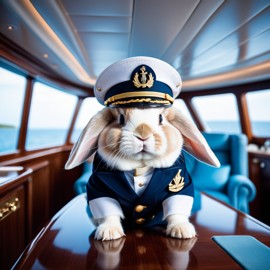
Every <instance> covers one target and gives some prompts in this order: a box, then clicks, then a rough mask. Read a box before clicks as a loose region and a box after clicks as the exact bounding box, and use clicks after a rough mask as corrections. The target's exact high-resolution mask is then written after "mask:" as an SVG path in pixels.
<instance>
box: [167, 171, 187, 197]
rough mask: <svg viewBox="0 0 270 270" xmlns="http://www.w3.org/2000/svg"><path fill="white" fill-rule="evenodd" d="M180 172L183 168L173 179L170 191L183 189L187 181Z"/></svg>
mask: <svg viewBox="0 0 270 270" xmlns="http://www.w3.org/2000/svg"><path fill="white" fill-rule="evenodd" d="M180 173H181V169H180V170H179V171H178V173H177V174H176V175H175V177H174V178H173V180H172V181H171V182H170V184H169V191H171V192H178V191H180V190H181V189H183V187H184V185H185V182H184V177H181V175H180Z"/></svg>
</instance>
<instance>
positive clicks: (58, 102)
mask: <svg viewBox="0 0 270 270" xmlns="http://www.w3.org/2000/svg"><path fill="white" fill-rule="evenodd" d="M76 103H77V97H76V96H73V95H70V94H67V93H64V92H62V91H59V90H57V89H55V88H52V87H49V86H47V85H44V84H42V83H39V82H37V83H35V84H34V89H33V98H32V104H31V110H30V117H29V124H28V130H27V137H26V149H27V150H32V149H36V148H44V147H50V146H56V145H61V144H64V143H65V140H66V136H67V132H68V128H69V126H70V123H71V119H72V116H73V113H74V110H75V106H76Z"/></svg>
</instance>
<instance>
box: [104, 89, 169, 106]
mask: <svg viewBox="0 0 270 270" xmlns="http://www.w3.org/2000/svg"><path fill="white" fill-rule="evenodd" d="M133 97H134V98H135V97H145V98H142V99H131V100H123V101H119V99H123V98H133ZM151 97H153V98H163V99H164V100H152V99H151ZM173 101H174V99H173V98H172V97H171V96H170V95H169V94H165V93H160V92H150V91H143V92H142V91H138V92H127V93H122V94H118V95H115V96H112V97H109V98H108V99H107V100H106V101H105V102H104V105H105V106H107V105H108V103H113V104H114V105H116V104H127V103H131V102H150V103H163V104H171V103H173Z"/></svg>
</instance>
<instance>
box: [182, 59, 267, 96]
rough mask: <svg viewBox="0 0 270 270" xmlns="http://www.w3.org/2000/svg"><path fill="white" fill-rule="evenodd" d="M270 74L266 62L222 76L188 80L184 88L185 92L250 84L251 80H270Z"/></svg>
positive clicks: (184, 82) (184, 83) (225, 73)
mask: <svg viewBox="0 0 270 270" xmlns="http://www.w3.org/2000/svg"><path fill="white" fill-rule="evenodd" d="M269 73H270V61H266V62H264V63H261V64H257V65H253V66H251V67H247V68H242V69H239V70H236V71H228V72H224V73H222V74H216V75H212V76H207V77H201V78H197V79H191V80H186V81H183V86H182V88H183V90H185V91H191V90H198V89H205V88H215V87H220V86H227V85H232V84H238V83H244V82H250V78H252V79H253V80H255V79H256V80H262V79H265V78H268V77H269Z"/></svg>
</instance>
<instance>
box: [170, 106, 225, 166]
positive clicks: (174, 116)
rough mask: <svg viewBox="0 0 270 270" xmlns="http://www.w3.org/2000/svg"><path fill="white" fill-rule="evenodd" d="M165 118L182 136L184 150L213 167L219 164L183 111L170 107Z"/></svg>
mask: <svg viewBox="0 0 270 270" xmlns="http://www.w3.org/2000/svg"><path fill="white" fill-rule="evenodd" d="M167 119H168V121H169V122H170V123H171V124H172V125H173V126H174V127H176V128H177V129H178V130H179V131H180V133H181V135H182V136H183V139H184V145H183V147H184V150H186V151H187V152H188V153H190V154H191V155H192V156H194V157H195V158H197V159H198V160H200V161H202V162H204V163H207V164H209V165H211V166H214V167H219V166H220V163H219V161H218V159H217V158H216V156H215V154H214V153H213V152H212V150H211V149H210V147H209V145H208V143H207V142H206V140H205V138H204V137H203V135H202V134H201V132H200V131H199V130H198V128H197V127H196V126H195V125H194V124H193V123H192V122H191V121H190V120H189V119H188V118H187V117H186V116H184V115H183V113H181V112H180V111H178V110H177V109H175V108H174V107H171V108H169V109H168V110H167Z"/></svg>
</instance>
